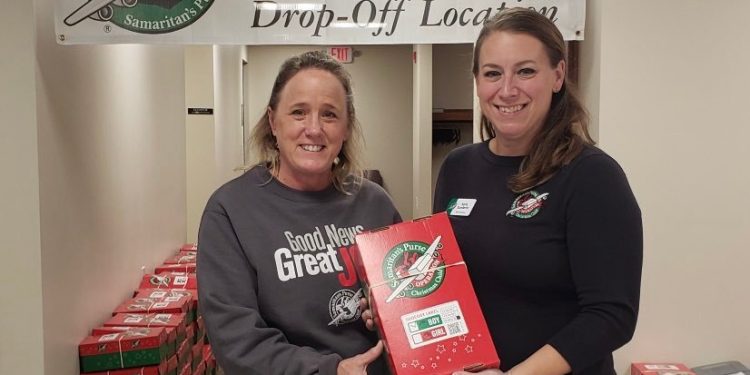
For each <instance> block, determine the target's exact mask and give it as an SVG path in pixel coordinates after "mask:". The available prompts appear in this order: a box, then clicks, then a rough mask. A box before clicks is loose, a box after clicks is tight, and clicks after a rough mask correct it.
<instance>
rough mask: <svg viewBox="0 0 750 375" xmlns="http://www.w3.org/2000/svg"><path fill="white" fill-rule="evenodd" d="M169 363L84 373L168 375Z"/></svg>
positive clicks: (101, 374)
mask: <svg viewBox="0 0 750 375" xmlns="http://www.w3.org/2000/svg"><path fill="white" fill-rule="evenodd" d="M169 365H170V363H169V362H162V363H160V364H159V365H157V366H147V367H134V368H126V369H121V370H110V371H103V372H87V373H86V375H169V374H172V372H170V371H171V370H170V368H169Z"/></svg>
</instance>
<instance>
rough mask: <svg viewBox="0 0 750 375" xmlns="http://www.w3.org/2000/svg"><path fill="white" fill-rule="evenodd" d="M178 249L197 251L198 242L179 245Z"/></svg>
mask: <svg viewBox="0 0 750 375" xmlns="http://www.w3.org/2000/svg"><path fill="white" fill-rule="evenodd" d="M180 251H198V244H195V243H186V244H184V245H182V247H180Z"/></svg>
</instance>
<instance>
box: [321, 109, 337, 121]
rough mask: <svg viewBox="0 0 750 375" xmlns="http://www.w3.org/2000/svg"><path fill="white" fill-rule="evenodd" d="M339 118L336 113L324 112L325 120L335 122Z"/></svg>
mask: <svg viewBox="0 0 750 375" xmlns="http://www.w3.org/2000/svg"><path fill="white" fill-rule="evenodd" d="M338 117H339V116H338V115H336V112H333V111H323V118H325V119H330V120H333V119H336V118H338Z"/></svg>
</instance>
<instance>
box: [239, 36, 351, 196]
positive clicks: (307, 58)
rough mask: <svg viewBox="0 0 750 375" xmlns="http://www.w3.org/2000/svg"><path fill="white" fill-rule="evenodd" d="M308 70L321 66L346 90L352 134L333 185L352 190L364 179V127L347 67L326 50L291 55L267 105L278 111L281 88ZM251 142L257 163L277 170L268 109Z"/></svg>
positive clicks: (336, 167) (335, 166) (334, 168)
mask: <svg viewBox="0 0 750 375" xmlns="http://www.w3.org/2000/svg"><path fill="white" fill-rule="evenodd" d="M305 69H320V70H324V71H327V72H329V73H331V74H333V75H334V76H336V78H338V80H339V82H341V85H342V86H343V87H344V92H345V93H346V111H347V118H348V119H349V122H348V124H347V128H348V129H349V132H350V135H349V138H348V139H347V140H345V141H344V144H343V145H342V147H341V151H340V152H339V154H338V162H335V163H334V164H333V165H332V166H331V171H332V172H333V185H334V186H335V187H336V189H338V190H339V191H341V192H343V193H349V192H350V191H351V188H353V187H356V186H358V185H359V184H360V183H361V181H362V175H363V173H362V168H361V166H360V163H361V152H362V151H361V150H362V130H361V129H360V126H359V122H358V121H357V118H356V115H355V112H354V95H353V94H352V83H351V76H350V75H349V73H348V72H347V71H346V70H345V69H344V67H343V66H342V65H341V64H340V63H339V62H338V61H336V60H334V59H333V58H332V57H331V56H329V55H328V54H327V53H325V52H323V51H311V52H305V53H303V54H301V55H298V56H294V57H291V58H289V59H287V60H286V61H284V63H283V64H282V65H281V68H280V69H279V73H278V75H277V76H276V80H275V81H274V83H273V89H272V90H271V97H270V98H269V99H268V107H270V108H271V109H272V110H274V111H275V110H276V108H277V106H278V104H279V97H280V95H281V91H282V90H283V89H284V87H285V86H286V84H287V82H289V80H290V79H292V77H294V76H295V75H296V74H297V73H299V72H301V71H303V70H305ZM249 142H250V144H251V147H252V149H253V150H254V152H255V154H256V158H257V163H258V164H262V165H267V166H268V168H269V169H270V170H272V171H278V167H279V150H278V146H277V143H276V137H274V135H273V133H272V132H271V123H270V121H269V119H268V111H263V116H261V118H260V119H259V120H258V122H257V123H256V124H255V127H254V128H253V131H252V134H251V135H250V139H249Z"/></svg>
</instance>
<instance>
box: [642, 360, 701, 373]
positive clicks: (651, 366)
mask: <svg viewBox="0 0 750 375" xmlns="http://www.w3.org/2000/svg"><path fill="white" fill-rule="evenodd" d="M630 375H695V373H694V372H693V371H691V370H690V368H689V367H687V366H685V365H683V364H682V363H669V362H662V363H659V362H656V363H647V362H638V363H632V364H631V365H630Z"/></svg>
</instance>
